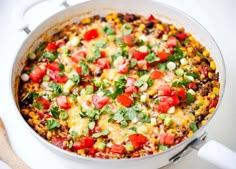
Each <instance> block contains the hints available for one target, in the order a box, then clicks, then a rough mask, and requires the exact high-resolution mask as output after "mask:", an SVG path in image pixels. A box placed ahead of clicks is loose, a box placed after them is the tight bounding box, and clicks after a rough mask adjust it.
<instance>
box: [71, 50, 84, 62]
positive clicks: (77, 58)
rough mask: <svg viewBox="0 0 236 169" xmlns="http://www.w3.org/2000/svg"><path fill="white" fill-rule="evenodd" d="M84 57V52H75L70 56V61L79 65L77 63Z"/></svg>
mask: <svg viewBox="0 0 236 169" xmlns="http://www.w3.org/2000/svg"><path fill="white" fill-rule="evenodd" d="M86 56H87V54H86V52H84V51H77V52H75V53H73V54H72V56H71V60H72V61H73V62H75V63H79V61H80V60H81V59H84V58H86Z"/></svg>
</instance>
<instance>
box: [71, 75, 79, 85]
mask: <svg viewBox="0 0 236 169" xmlns="http://www.w3.org/2000/svg"><path fill="white" fill-rule="evenodd" d="M70 80H72V81H73V82H75V83H76V84H79V82H80V75H73V77H72V78H71V79H70Z"/></svg>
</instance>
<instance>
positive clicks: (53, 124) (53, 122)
mask: <svg viewBox="0 0 236 169" xmlns="http://www.w3.org/2000/svg"><path fill="white" fill-rule="evenodd" d="M46 124H47V129H48V130H52V129H55V128H59V127H60V123H59V122H58V121H57V120H55V119H52V118H50V119H47V120H46Z"/></svg>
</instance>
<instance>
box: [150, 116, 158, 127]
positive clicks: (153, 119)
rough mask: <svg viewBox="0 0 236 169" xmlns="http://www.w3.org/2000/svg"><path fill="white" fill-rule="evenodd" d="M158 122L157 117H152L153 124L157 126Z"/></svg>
mask: <svg viewBox="0 0 236 169" xmlns="http://www.w3.org/2000/svg"><path fill="white" fill-rule="evenodd" d="M156 124H157V119H156V118H155V117H152V118H151V125H153V126H155V125H156Z"/></svg>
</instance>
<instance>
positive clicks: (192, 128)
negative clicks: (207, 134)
mask: <svg viewBox="0 0 236 169" xmlns="http://www.w3.org/2000/svg"><path fill="white" fill-rule="evenodd" d="M189 127H190V128H191V130H192V131H193V132H194V133H195V132H196V131H197V130H198V128H197V124H196V123H195V122H192V123H190V124H189Z"/></svg>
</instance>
